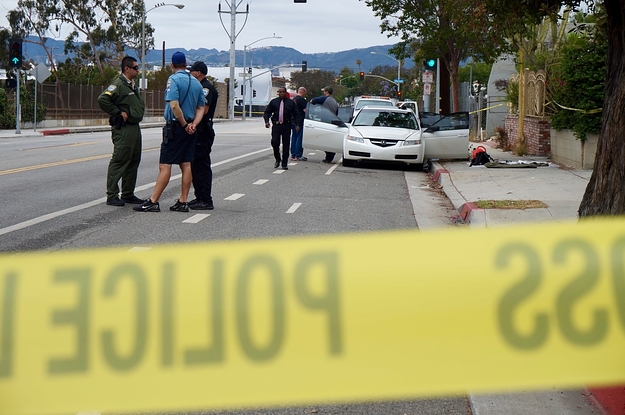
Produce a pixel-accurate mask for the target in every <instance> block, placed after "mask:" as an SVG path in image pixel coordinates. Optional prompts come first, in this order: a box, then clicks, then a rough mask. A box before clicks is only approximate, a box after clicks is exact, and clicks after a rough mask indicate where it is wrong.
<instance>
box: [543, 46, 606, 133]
mask: <svg viewBox="0 0 625 415" xmlns="http://www.w3.org/2000/svg"><path fill="white" fill-rule="evenodd" d="M607 47H608V45H607V43H606V42H605V38H602V37H599V38H598V39H590V38H588V37H586V36H579V35H577V34H572V35H571V36H570V41H569V42H568V43H567V44H566V45H565V46H564V47H563V48H562V52H561V59H560V60H559V65H554V67H553V69H552V72H551V73H550V74H549V75H550V76H549V80H550V82H549V84H550V86H551V88H550V89H551V94H552V96H551V99H552V101H553V102H554V104H555V108H556V112H555V114H554V115H553V117H552V119H551V125H552V127H553V128H556V129H565V128H570V129H571V130H573V132H574V134H575V136H576V137H577V138H578V139H580V140H582V141H583V140H585V139H586V134H587V133H598V132H599V130H600V128H601V112H596V109H598V108H601V106H602V105H603V91H604V86H605V57H606V55H607V52H608V51H607ZM562 107H568V108H576V109H581V110H586V111H588V112H586V111H572V110H568V109H565V108H562Z"/></svg>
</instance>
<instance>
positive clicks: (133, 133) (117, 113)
mask: <svg viewBox="0 0 625 415" xmlns="http://www.w3.org/2000/svg"><path fill="white" fill-rule="evenodd" d="M121 70H122V71H121V73H120V74H119V75H117V76H116V77H115V79H113V82H111V85H109V87H108V88H106V90H105V91H104V92H102V94H100V96H99V97H98V103H99V104H100V108H101V109H102V110H103V111H104V112H106V113H107V114H108V115H109V116H110V119H109V120H110V124H111V133H112V139H113V156H112V157H111V161H110V162H109V168H108V174H107V176H106V204H107V205H111V206H124V204H125V203H132V204H141V203H143V200H142V199H139V198H138V197H137V196H135V184H136V183H137V171H138V170H139V163H140V162H141V128H139V123H140V122H141V120H143V114H144V112H145V104H144V102H143V100H142V99H141V96H140V94H139V89H138V88H137V86H136V85H135V82H134V79H135V78H136V77H137V76H138V75H139V66H138V65H137V60H136V59H135V58H133V57H130V56H125V57H124V59H122V64H121ZM120 179H121V181H122V195H121V199H120V198H119V186H118V183H119V180H120Z"/></svg>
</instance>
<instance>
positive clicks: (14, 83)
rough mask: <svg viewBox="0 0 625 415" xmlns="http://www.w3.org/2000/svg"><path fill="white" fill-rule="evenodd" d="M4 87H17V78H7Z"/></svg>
mask: <svg viewBox="0 0 625 415" xmlns="http://www.w3.org/2000/svg"><path fill="white" fill-rule="evenodd" d="M4 87H5V88H6V89H13V88H17V79H15V78H7V80H6V82H5V84H4Z"/></svg>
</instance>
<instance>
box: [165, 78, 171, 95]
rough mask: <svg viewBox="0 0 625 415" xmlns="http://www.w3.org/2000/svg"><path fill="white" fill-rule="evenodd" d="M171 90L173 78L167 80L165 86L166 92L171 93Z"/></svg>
mask: <svg viewBox="0 0 625 415" xmlns="http://www.w3.org/2000/svg"><path fill="white" fill-rule="evenodd" d="M170 88H171V77H169V78H167V85H165V91H166V92H169V89H170Z"/></svg>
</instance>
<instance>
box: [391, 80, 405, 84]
mask: <svg viewBox="0 0 625 415" xmlns="http://www.w3.org/2000/svg"><path fill="white" fill-rule="evenodd" d="M393 82H395V83H396V84H403V83H404V80H403V79H395V80H394V81H393Z"/></svg>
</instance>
